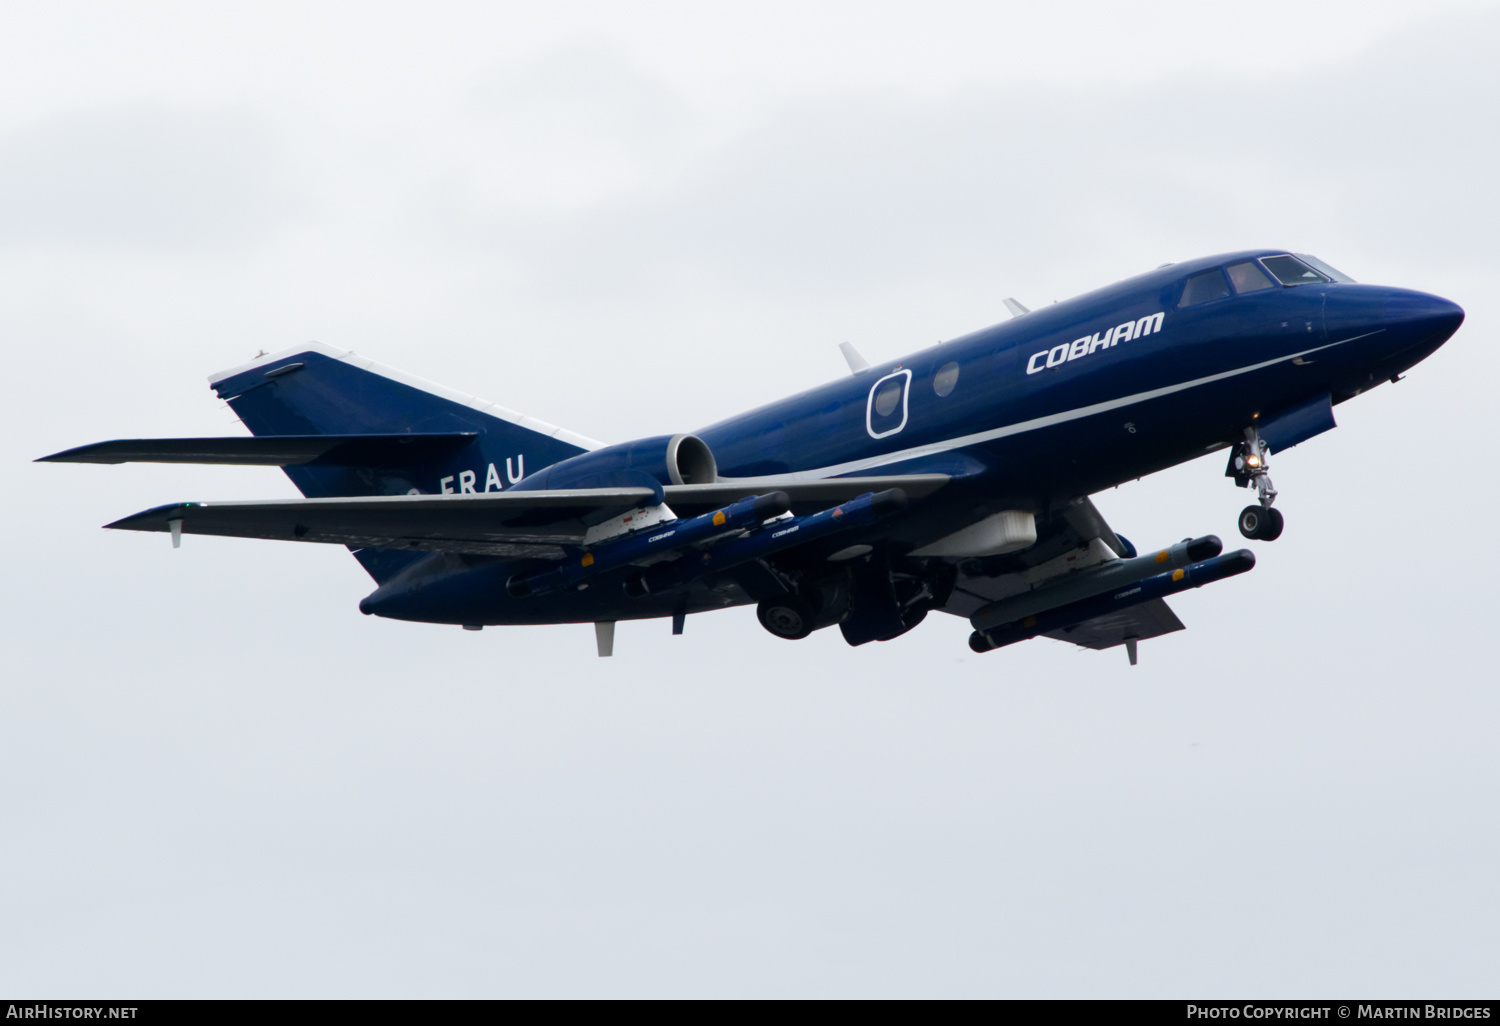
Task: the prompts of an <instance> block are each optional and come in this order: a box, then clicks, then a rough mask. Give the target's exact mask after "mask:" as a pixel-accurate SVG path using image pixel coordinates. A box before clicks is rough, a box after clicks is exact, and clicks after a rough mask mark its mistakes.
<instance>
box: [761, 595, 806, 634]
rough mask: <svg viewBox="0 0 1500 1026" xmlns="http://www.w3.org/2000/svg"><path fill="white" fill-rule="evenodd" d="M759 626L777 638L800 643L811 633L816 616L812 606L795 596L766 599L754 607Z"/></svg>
mask: <svg viewBox="0 0 1500 1026" xmlns="http://www.w3.org/2000/svg"><path fill="white" fill-rule="evenodd" d="M755 615H756V616H757V617H758V618H759V619H760V625H761V626H762V627H764V628H765V629H766V630H768V631H770V632H771V633H772V634H774V635H776V636H777V637H778V638H784V639H786V640H787V641H800V640H802V639H803V638H805V637H807V636H808V635H809V634H811V633H812V632H813V627H814V626H816V625H817V614H816V613H815V612H813V608H812V606H810V605H808V604H807V603H806V602H803V601H802V600H801V599H799V598H796V597H795V596H790V595H789V596H787V597H786V598H779V599H767V600H766V601H764V602H762V603H761V604H760V605H758V606H756V607H755Z"/></svg>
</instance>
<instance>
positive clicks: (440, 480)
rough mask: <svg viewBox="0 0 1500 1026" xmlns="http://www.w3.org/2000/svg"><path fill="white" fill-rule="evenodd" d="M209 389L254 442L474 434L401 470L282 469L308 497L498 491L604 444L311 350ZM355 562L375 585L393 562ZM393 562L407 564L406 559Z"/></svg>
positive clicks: (373, 553) (227, 374) (253, 367)
mask: <svg viewBox="0 0 1500 1026" xmlns="http://www.w3.org/2000/svg"><path fill="white" fill-rule="evenodd" d="M209 382H210V384H211V385H212V387H213V389H214V391H215V392H217V393H218V395H219V398H221V399H223V400H225V401H226V402H228V403H229V406H230V408H231V409H233V410H234V412H235V413H236V414H237V415H238V416H239V418H240V420H241V421H243V422H244V424H245V426H246V427H248V428H249V429H250V433H251V434H253V435H257V436H262V435H354V436H357V435H390V434H406V433H433V432H442V433H458V432H467V433H473V434H474V438H473V440H472V441H471V442H469V443H468V444H467V445H462V446H460V447H457V448H452V449H449V450H448V451H446V452H442V453H439V454H434V455H433V456H432V457H431V458H430V459H426V460H415V461H408V462H407V463H406V465H404V466H395V467H380V466H370V465H363V466H361V465H354V466H287V467H284V468H283V469H284V470H285V472H286V475H287V477H289V478H291V479H292V483H293V484H295V485H296V486H297V489H298V490H299V491H300V492H302V494H303V495H305V496H307V497H308V498H328V497H332V496H341V495H402V494H410V493H422V494H436V493H443V492H486V491H497V490H502V489H505V488H508V487H510V486H511V485H512V484H515V483H516V482H517V481H519V480H521V478H523V477H525V476H526V475H527V474H528V473H534V472H536V471H538V470H541V469H542V468H543V467H547V466H550V465H552V464H553V463H556V462H557V461H559V460H565V459H567V458H569V457H570V456H577V455H578V454H579V453H582V452H587V451H588V450H590V449H597V448H598V447H599V446H600V444H601V443H599V442H595V441H593V440H591V439H588V438H584V437H583V436H581V435H575V434H573V433H572V432H570V431H564V430H563V429H562V428H558V427H554V426H552V425H551V424H547V423H545V422H543V421H539V420H535V419H533V418H531V417H526V416H523V415H522V414H519V413H516V412H514V411H512V410H508V409H506V408H505V407H503V406H497V405H495V404H494V403H488V402H485V401H484V400H482V399H476V398H474V397H473V396H469V395H464V394H463V393H461V392H456V391H453V390H451V389H447V388H443V387H442V386H441V385H434V384H432V383H431V382H428V381H424V380H422V379H421V378H417V377H413V376H411V375H409V374H404V373H402V372H401V371H398V370H393V369H391V368H389V367H384V366H381V365H380V364H378V363H375V362H374V361H372V360H366V359H364V358H363V357H359V356H355V355H354V354H353V353H349V352H345V351H343V350H340V349H334V348H332V347H330V346H324V345H320V344H318V343H309V344H307V345H306V346H302V347H299V348H297V349H290V350H287V351H285V352H281V353H276V354H275V355H273V356H263V357H260V358H259V359H257V360H255V361H253V362H252V363H249V364H246V365H244V366H240V367H235V368H233V369H231V370H227V371H223V372H222V373H219V374H215V375H213V376H212V377H210V378H209ZM356 555H357V556H360V562H361V563H363V564H364V565H365V568H366V569H367V570H369V571H370V572H371V574H373V575H375V576H376V577H377V579H379V577H380V576H383V575H384V574H385V573H386V572H387V571H386V569H384V567H385V564H387V563H390V562H391V560H390V558H388V557H394V556H397V555H398V554H397V553H387V554H380V553H379V552H378V551H377V550H360V551H359V552H356ZM367 556H368V558H367ZM399 556H400V557H402V558H400V559H398V560H396V562H397V563H399V564H401V565H404V564H405V563H406V562H407V561H408V558H409V556H410V554H408V553H400V554H399ZM377 565H379V566H381V567H382V570H380V571H379V572H377V568H376V567H377ZM391 569H395V567H392V568H391Z"/></svg>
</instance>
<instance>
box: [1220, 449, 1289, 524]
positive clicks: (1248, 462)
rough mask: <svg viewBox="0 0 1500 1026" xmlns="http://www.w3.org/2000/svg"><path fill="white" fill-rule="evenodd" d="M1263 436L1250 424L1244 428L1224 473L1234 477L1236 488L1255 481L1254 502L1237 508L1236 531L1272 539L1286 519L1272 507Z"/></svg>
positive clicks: (1273, 495) (1273, 492) (1272, 489)
mask: <svg viewBox="0 0 1500 1026" xmlns="http://www.w3.org/2000/svg"><path fill="white" fill-rule="evenodd" d="M1268 456H1269V453H1268V451H1267V447H1266V443H1265V441H1264V439H1262V438H1261V437H1260V432H1259V431H1257V430H1256V429H1255V428H1254V427H1247V428H1246V429H1245V440H1244V441H1243V442H1240V443H1239V444H1238V445H1236V446H1235V447H1234V449H1233V450H1232V451H1231V452H1230V454H1229V466H1228V467H1226V468H1225V469H1224V476H1225V477H1232V478H1234V483H1235V484H1236V485H1237V486H1238V487H1240V488H1249V487H1250V486H1251V485H1252V484H1253V485H1255V491H1256V497H1257V498H1258V499H1259V500H1260V505H1258V506H1246V507H1245V508H1244V509H1242V510H1240V534H1242V535H1244V536H1245V537H1246V538H1251V539H1254V540H1257V541H1275V540H1276V539H1277V538H1280V537H1281V531H1282V528H1283V527H1285V526H1286V519H1285V518H1284V517H1283V516H1282V515H1281V511H1280V510H1278V509H1272V508H1271V504H1272V503H1273V502H1275V501H1276V486H1275V485H1273V484H1272V483H1271V474H1270V461H1269V459H1268Z"/></svg>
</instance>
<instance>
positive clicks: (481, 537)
mask: <svg viewBox="0 0 1500 1026" xmlns="http://www.w3.org/2000/svg"><path fill="white" fill-rule="evenodd" d="M947 482H948V477H947V476H946V475H944V474H905V475H891V476H885V477H842V478H828V479H824V480H818V481H800V480H799V481H786V482H780V481H777V480H775V479H772V478H755V479H754V480H753V481H751V482H747V483H736V482H733V481H721V482H716V483H714V484H705V485H668V486H666V487H665V488H661V489H660V490H657V489H651V488H589V489H554V490H546V491H543V490H536V491H531V490H524V489H512V490H508V491H503V492H481V493H478V494H472V493H471V494H458V495H381V496H374V497H351V498H333V499H291V500H266V501H252V502H183V503H176V504H174V505H170V506H158V507H156V508H155V509H148V510H145V511H144V512H141V513H137V514H135V515H134V516H129V517H125V518H124V519H123V520H117V521H115V522H114V523H112V524H107V525H106V526H107V527H111V528H116V529H120V530H126V531H162V532H172V533H173V534H174V535H175V534H208V535H219V536H221V537H231V538H262V539H268V540H274V541H301V542H322V543H325V544H334V545H347V546H349V547H351V548H356V549H359V548H382V549H406V550H416V551H428V552H460V553H469V554H474V555H485V556H500V557H515V558H519V557H523V556H524V557H532V558H539V559H562V558H563V556H564V555H565V552H564V549H563V546H579V545H582V544H584V541H585V537H586V536H587V535H588V532H589V528H590V527H593V526H594V525H597V524H602V523H604V522H605V521H607V520H610V519H611V518H614V517H621V516H627V515H630V514H631V512H632V511H633V510H646V509H648V508H650V507H653V506H656V505H657V504H658V503H660V502H662V500H663V498H665V500H666V502H667V503H669V504H670V506H671V507H672V509H673V511H674V512H676V513H677V514H679V515H682V516H693V515H697V514H700V513H703V512H710V511H712V510H714V509H716V508H719V507H722V506H727V505H728V504H730V503H732V502H734V501H736V500H738V499H742V498H745V497H747V496H751V495H764V494H768V493H770V492H773V491H780V492H785V493H787V495H788V498H789V499H790V504H791V507H792V509H793V510H794V511H796V510H798V509H799V508H800V509H808V510H822V509H825V508H827V507H829V506H835V505H838V504H839V503H841V502H845V501H847V500H849V499H853V498H855V497H857V496H860V495H864V494H866V493H867V492H882V491H885V490H887V489H890V488H898V487H899V488H901V489H903V490H904V491H905V492H906V493H907V494H908V495H910V496H911V497H913V498H919V497H921V496H924V495H930V494H931V493H932V492H934V491H936V490H937V489H938V488H941V487H942V486H943V485H944V484H946V483H947ZM657 519H658V520H659V519H660V518H657Z"/></svg>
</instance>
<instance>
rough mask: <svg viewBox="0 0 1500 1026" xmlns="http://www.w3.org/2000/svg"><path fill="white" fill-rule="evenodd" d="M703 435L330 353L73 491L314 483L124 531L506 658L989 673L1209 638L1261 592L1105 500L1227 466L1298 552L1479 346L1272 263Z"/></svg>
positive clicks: (135, 447) (1433, 310)
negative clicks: (261, 561) (1353, 448)
mask: <svg viewBox="0 0 1500 1026" xmlns="http://www.w3.org/2000/svg"><path fill="white" fill-rule="evenodd" d="M1005 305H1006V307H1007V308H1008V309H1009V310H1010V312H1011V315H1012V316H1011V319H1010V320H1008V321H1006V322H1005V323H1003V324H998V325H995V326H994V327H990V328H985V329H983V330H981V331H977V332H974V333H973V334H971V335H966V336H964V337H963V338H959V339H955V340H953V341H950V342H945V343H941V344H939V345H936V346H933V347H932V348H929V349H924V350H922V351H920V352H917V353H913V354H912V355H910V356H905V357H902V358H901V359H900V360H897V361H894V362H891V363H886V364H881V365H878V366H871V365H869V364H867V363H866V362H865V360H864V359H863V358H862V357H860V356H859V354H858V353H857V352H855V350H854V349H853V347H852V346H849V345H848V344H847V343H845V344H844V346H843V349H844V354H845V357H846V358H847V359H848V361H849V365H850V370H851V374H850V376H849V377H846V378H842V379H840V380H838V381H835V382H833V383H831V384H828V385H824V386H823V387H821V388H816V389H813V390H811V391H808V392H804V393H802V394H800V395H796V396H793V397H791V398H789V399H784V400H782V401H780V402H776V403H772V404H770V405H768V406H763V407H761V408H760V409H757V410H751V411H750V412H749V413H743V414H740V415H738V416H735V417H731V418H730V419H728V420H724V421H720V422H719V423H717V424H713V425H710V426H709V427H706V428H704V429H702V430H701V431H698V432H696V433H694V434H679V435H663V436H660V437H655V438H643V439H640V440H637V441H633V442H623V443H620V444H617V445H603V444H601V443H598V442H594V441H591V440H589V439H587V438H583V437H581V436H579V435H575V434H573V433H571V432H569V431H565V430H563V429H561V428H557V427H553V426H552V425H550V424H546V423H543V422H542V421H539V420H535V419H533V418H531V417H529V416H525V415H522V414H520V413H516V412H514V411H512V410H509V409H506V408H504V407H501V406H496V405H494V404H492V403H487V402H483V401H481V400H478V399H475V398H473V397H471V396H467V395H463V394H461V393H458V392H453V391H450V390H448V389H445V388H441V387H439V386H436V385H433V384H431V383H429V382H426V381H423V380H421V379H418V378H414V377H410V376H408V375H406V374H402V373H400V372H398V371H395V370H391V369H389V368H386V367H382V366H380V365H379V364H376V363H373V362H371V361H369V360H366V359H364V358H362V357H357V356H355V355H354V354H353V353H347V352H343V351H340V350H336V349H332V348H329V347H326V346H321V345H309V346H305V347H302V348H298V349H295V350H289V351H286V352H283V353H279V354H276V355H274V356H265V357H261V358H258V359H257V360H255V361H254V362H252V363H250V364H247V365H245V366H242V367H237V368H234V369H233V370H229V371H225V372H224V373H222V374H218V375H215V376H214V377H213V378H212V379H211V382H212V385H213V388H214V391H215V392H217V393H218V395H219V396H220V397H221V398H223V399H225V400H226V401H227V402H228V403H229V405H230V406H231V407H232V408H233V409H234V412H235V413H236V414H238V415H239V418H240V419H241V420H242V421H243V422H244V423H245V425H246V426H247V427H248V428H249V429H250V431H251V433H252V435H253V437H249V438H244V437H238V438H171V439H133V440H119V441H112V442H101V443H98V444H95V445H87V446H82V447H80V448H76V449H69V450H67V451H65V452H60V453H57V454H55V455H52V456H47V457H44V459H45V460H49V461H52V462H63V463H124V462H131V461H145V462H158V463H224V464H255V465H263V466H264V465H269V466H279V467H282V468H284V470H285V472H286V474H287V476H288V477H290V478H291V479H292V481H293V483H295V484H296V486H297V488H298V489H299V490H300V491H301V492H302V494H303V495H304V496H306V498H304V499H301V500H294V501H257V502H182V503H176V504H174V505H170V506H159V507H157V508H155V509H150V510H146V511H145V512H143V513H137V514H136V515H134V516H130V517H126V518H125V519H123V520H119V521H116V522H115V523H113V524H110V525H108V526H110V527H113V528H123V529H126V530H132V531H162V532H169V533H170V534H171V536H172V542H173V544H174V545H177V544H180V542H181V538H182V535H184V534H212V535H227V536H233V537H241V538H269V539H278V540H282V541H303V542H323V543H327V544H334V545H344V546H347V547H348V548H349V549H350V550H351V551H352V552H353V553H354V557H355V558H356V559H358V560H359V562H360V564H361V565H362V566H363V567H364V568H365V570H366V571H368V572H369V574H370V576H371V577H373V578H374V579H375V582H376V585H377V587H376V589H375V590H374V591H373V592H371V593H370V595H368V596H367V597H366V598H365V599H364V600H363V601H362V602H361V603H360V606H359V608H360V610H361V611H362V612H365V613H369V614H374V615H377V616H387V617H394V618H396V619H401V620H417V621H422V622H427V623H444V624H458V625H462V626H463V627H465V628H468V629H471V630H478V629H480V628H482V627H484V626H487V625H495V624H540V623H593V624H595V625H596V627H595V629H596V636H597V643H598V649H599V653H600V654H601V655H609V654H610V653H611V650H612V646H613V638H614V624H615V623H616V621H619V620H633V619H644V618H648V617H671V618H672V631H673V633H674V634H680V633H681V632H682V630H683V626H684V622H685V620H686V617H687V614H689V613H699V612H706V611H708V610H713V609H722V608H724V607H727V606H736V605H743V604H747V603H756V604H757V612H758V615H759V618H760V622H761V624H762V625H763V626H764V627H765V628H766V630H768V631H770V632H771V633H772V634H774V635H776V636H777V637H779V638H786V639H798V638H804V637H807V636H808V635H809V634H810V633H812V632H813V631H815V630H818V629H820V628H823V627H829V626H833V625H834V624H837V625H838V627H839V630H840V631H841V632H842V633H843V635H844V639H845V640H846V641H847V642H848V643H849V644H851V645H862V644H864V643H866V642H869V641H889V640H891V639H892V638H895V637H897V636H899V635H901V634H904V633H906V632H907V631H909V630H911V629H912V628H913V627H915V626H916V625H917V624H918V623H920V622H921V621H922V619H923V617H925V616H926V615H927V613H928V612H929V611H931V610H934V609H936V610H941V611H943V612H945V613H952V614H954V615H957V616H964V617H968V618H969V620H970V621H971V623H972V624H973V627H974V632H973V634H972V635H971V636H970V642H969V643H970V646H971V647H972V648H973V649H974V650H975V651H977V652H985V651H990V650H992V649H995V648H999V647H1002V646H1004V645H1009V644H1013V643H1015V642H1018V641H1025V640H1027V639H1029V638H1034V637H1037V636H1038V635H1046V636H1047V637H1051V638H1056V639H1060V640H1064V641H1069V642H1072V643H1074V644H1078V645H1082V646H1084V647H1087V648H1094V649H1104V648H1111V647H1114V646H1117V645H1125V646H1126V648H1127V651H1128V653H1129V655H1130V661H1131V662H1132V663H1134V662H1135V661H1136V645H1137V643H1138V642H1139V641H1142V640H1145V639H1147V638H1153V637H1157V636H1159V635H1162V634H1166V633H1169V632H1171V631H1175V630H1180V629H1182V626H1183V625H1182V623H1181V621H1180V620H1178V619H1177V617H1176V615H1175V614H1173V612H1172V611H1171V609H1169V608H1168V607H1167V605H1166V603H1165V602H1164V601H1163V599H1164V598H1165V597H1167V596H1169V595H1171V594H1173V593H1175V592H1178V591H1182V590H1184V589H1186V588H1196V587H1200V586H1201V585H1204V584H1208V583H1210V582H1213V581H1217V580H1220V579H1223V578H1225V577H1230V576H1233V575H1235V574H1239V573H1243V572H1244V571H1246V570H1249V569H1250V568H1251V567H1252V566H1254V563H1255V557H1254V556H1253V554H1252V553H1251V552H1250V551H1249V550H1246V549H1241V550H1239V551H1237V552H1231V553H1224V552H1223V551H1222V550H1223V544H1222V543H1221V542H1220V540H1219V539H1218V538H1216V537H1214V536H1212V535H1208V536H1205V537H1201V538H1196V539H1190V540H1186V541H1183V542H1181V543H1179V544H1176V545H1170V546H1167V547H1166V548H1163V549H1160V550H1157V551H1153V552H1149V553H1145V554H1140V553H1138V552H1137V551H1136V549H1135V547H1134V546H1133V545H1131V544H1130V542H1129V541H1127V540H1125V539H1124V538H1122V537H1120V536H1119V535H1117V534H1116V533H1115V532H1114V531H1112V530H1111V529H1110V527H1109V525H1108V524H1107V523H1105V521H1104V518H1103V517H1102V516H1100V514H1099V511H1098V510H1097V509H1096V508H1095V507H1094V505H1093V503H1092V502H1091V501H1090V499H1089V496H1090V495H1091V494H1093V493H1095V492H1098V491H1100V490H1102V489H1105V488H1109V487H1112V486H1114V485H1117V484H1120V483H1122V482H1125V481H1129V480H1132V479H1135V478H1139V477H1142V476H1144V475H1146V474H1151V473H1154V472H1156V471H1158V470H1162V469H1165V468H1167V467H1171V466H1174V465H1176V464H1178V463H1182V462H1184V461H1187V460H1191V459H1195V458H1196V457H1198V456H1201V455H1203V454H1204V453H1208V452H1213V451H1215V450H1221V449H1228V450H1229V460H1228V467H1227V468H1226V471H1225V474H1226V476H1228V477H1231V478H1233V479H1234V482H1235V484H1237V485H1239V486H1241V487H1246V488H1254V489H1255V493H1256V499H1257V501H1255V502H1254V503H1252V504H1251V505H1249V506H1247V507H1246V508H1245V509H1244V511H1243V512H1242V513H1241V514H1240V518H1239V529H1240V533H1241V534H1243V535H1244V536H1245V537H1247V538H1251V539H1258V540H1261V541H1271V540H1273V539H1275V538H1276V537H1277V536H1279V535H1280V534H1281V531H1282V526H1283V520H1282V515H1281V511H1280V510H1278V509H1277V508H1276V507H1275V506H1274V505H1273V503H1274V502H1275V500H1276V489H1275V488H1274V487H1273V486H1272V484H1271V478H1270V476H1269V473H1268V470H1269V465H1268V461H1269V457H1270V456H1271V455H1272V454H1273V453H1276V452H1279V451H1281V450H1282V449H1286V448H1289V447H1291V446H1294V445H1297V444H1298V443H1300V442H1305V441H1307V440H1308V439H1310V438H1312V437H1314V436H1315V435H1318V434H1320V433H1322V432H1324V431H1327V430H1328V429H1329V428H1332V427H1333V426H1334V417H1333V407H1334V406H1335V405H1337V404H1338V403H1341V402H1344V401H1345V400H1347V399H1352V398H1353V397H1355V396H1357V395H1359V394H1360V393H1362V392H1365V391H1368V390H1369V389H1371V388H1374V387H1375V386H1377V385H1379V384H1381V383H1383V382H1386V381H1396V380H1398V379H1399V378H1400V376H1401V374H1402V372H1403V371H1405V370H1407V369H1408V368H1410V367H1412V366H1413V365H1415V364H1416V363H1418V362H1420V361H1421V360H1422V359H1424V358H1425V357H1427V356H1428V355H1429V354H1430V353H1432V352H1433V351H1434V350H1436V349H1437V348H1438V347H1439V346H1441V345H1442V344H1443V343H1444V342H1445V341H1447V340H1448V338H1449V337H1450V336H1451V335H1452V334H1453V333H1454V332H1455V331H1456V330H1458V327H1459V325H1460V324H1461V323H1462V322H1463V319H1464V313H1463V310H1461V309H1460V308H1459V307H1458V306H1456V305H1455V304H1453V303H1451V302H1449V301H1448V300H1446V299H1440V298H1438V297H1437V296H1432V295H1427V294H1425V293H1422V292H1413V291H1410V290H1407V289H1397V288H1386V287H1382V286H1374V285H1360V284H1356V283H1355V282H1354V281H1353V280H1352V279H1350V278H1348V277H1347V276H1345V275H1343V274H1341V273H1339V272H1338V271H1336V270H1334V269H1333V268H1332V267H1330V266H1328V265H1327V264H1325V263H1323V262H1322V261H1320V260H1317V259H1315V258H1314V257H1311V256H1307V255H1305V254H1292V253H1287V252H1283V251H1279V250H1264V251H1260V250H1256V251H1250V252H1244V253H1233V254H1229V255H1225V256H1216V257H1207V258H1204V259H1201V260H1193V261H1188V262H1186V263H1179V264H1168V265H1164V266H1162V267H1159V268H1157V269H1156V270H1154V271H1151V272H1150V273H1148V274H1143V275H1140V276H1138V277H1134V278H1130V279H1127V280H1125V281H1122V282H1119V283H1117V284H1115V285H1110V286H1108V287H1107V288H1103V289H1099V290H1097V291H1094V292H1090V293H1087V294H1086V295H1082V296H1078V297H1077V298H1075V299H1070V300H1068V301H1066V302H1061V303H1056V304H1054V305H1052V306H1050V307H1048V308H1046V309H1041V310H1035V311H1032V310H1027V309H1026V308H1025V307H1023V306H1021V304H1019V303H1017V302H1016V301H1015V300H1006V304H1005Z"/></svg>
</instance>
